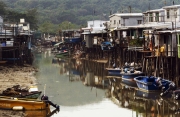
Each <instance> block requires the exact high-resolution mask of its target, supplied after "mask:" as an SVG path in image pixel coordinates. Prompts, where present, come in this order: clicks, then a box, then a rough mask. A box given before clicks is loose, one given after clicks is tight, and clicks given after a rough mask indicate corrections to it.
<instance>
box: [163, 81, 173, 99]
mask: <svg viewBox="0 0 180 117" xmlns="http://www.w3.org/2000/svg"><path fill="white" fill-rule="evenodd" d="M175 89H176V85H175V84H174V82H171V83H170V84H169V88H168V89H167V90H166V91H164V92H162V93H161V94H160V96H165V95H167V94H168V93H169V91H172V90H175Z"/></svg>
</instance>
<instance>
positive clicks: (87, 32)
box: [82, 20, 107, 48]
mask: <svg viewBox="0 0 180 117" xmlns="http://www.w3.org/2000/svg"><path fill="white" fill-rule="evenodd" d="M105 23H107V21H102V20H93V21H88V22H87V27H86V28H82V31H83V33H82V34H83V37H84V40H85V41H86V47H88V48H91V47H93V45H97V44H100V43H101V42H102V41H103V40H106V39H107V34H106V33H107V32H106V30H105V29H106V27H105V25H104V24H105Z"/></svg>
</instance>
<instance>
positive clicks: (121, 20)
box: [109, 13, 143, 29]
mask: <svg viewBox="0 0 180 117" xmlns="http://www.w3.org/2000/svg"><path fill="white" fill-rule="evenodd" d="M109 20H110V24H109V27H110V28H111V29H112V28H117V27H125V26H134V25H138V24H142V20H143V14H142V13H115V14H112V15H110V16H109Z"/></svg>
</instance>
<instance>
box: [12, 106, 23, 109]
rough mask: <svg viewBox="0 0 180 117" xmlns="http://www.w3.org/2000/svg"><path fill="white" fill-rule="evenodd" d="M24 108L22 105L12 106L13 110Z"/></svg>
mask: <svg viewBox="0 0 180 117" xmlns="http://www.w3.org/2000/svg"><path fill="white" fill-rule="evenodd" d="M23 109H24V108H23V107H22V106H14V107H13V110H23Z"/></svg>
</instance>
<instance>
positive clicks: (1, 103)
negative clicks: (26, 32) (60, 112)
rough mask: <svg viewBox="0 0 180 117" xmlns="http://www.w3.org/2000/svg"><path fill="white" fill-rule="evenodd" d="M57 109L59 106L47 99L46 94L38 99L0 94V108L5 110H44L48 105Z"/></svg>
mask: <svg viewBox="0 0 180 117" xmlns="http://www.w3.org/2000/svg"><path fill="white" fill-rule="evenodd" d="M50 105H51V106H53V107H55V108H56V109H59V106H58V105H56V104H53V103H52V102H51V101H49V100H48V97H47V96H44V95H43V96H42V97H41V100H40V99H27V98H14V97H7V96H0V109H7V110H45V109H47V108H49V106H50Z"/></svg>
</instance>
